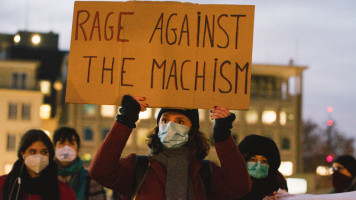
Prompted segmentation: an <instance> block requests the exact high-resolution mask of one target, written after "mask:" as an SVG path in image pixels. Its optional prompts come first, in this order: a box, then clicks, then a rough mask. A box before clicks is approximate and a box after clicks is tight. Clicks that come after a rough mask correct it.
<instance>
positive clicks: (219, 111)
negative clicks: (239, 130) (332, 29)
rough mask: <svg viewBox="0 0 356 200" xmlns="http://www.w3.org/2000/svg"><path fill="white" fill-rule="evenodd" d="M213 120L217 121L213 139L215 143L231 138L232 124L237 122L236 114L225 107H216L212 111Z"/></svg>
mask: <svg viewBox="0 0 356 200" xmlns="http://www.w3.org/2000/svg"><path fill="white" fill-rule="evenodd" d="M210 112H211V119H214V120H215V125H214V132H213V137H214V140H215V142H222V141H225V140H227V139H228V138H229V137H230V136H231V130H230V129H231V128H232V122H233V121H234V120H235V118H236V117H235V114H233V113H230V111H229V110H228V109H227V108H225V107H223V106H215V107H214V110H211V111H210Z"/></svg>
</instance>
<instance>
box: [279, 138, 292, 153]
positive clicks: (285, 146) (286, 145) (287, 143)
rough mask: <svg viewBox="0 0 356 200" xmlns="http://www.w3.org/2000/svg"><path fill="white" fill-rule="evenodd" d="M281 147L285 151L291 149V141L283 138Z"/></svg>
mask: <svg viewBox="0 0 356 200" xmlns="http://www.w3.org/2000/svg"><path fill="white" fill-rule="evenodd" d="M281 146H282V149H284V150H288V149H290V140H289V138H283V139H282V144H281Z"/></svg>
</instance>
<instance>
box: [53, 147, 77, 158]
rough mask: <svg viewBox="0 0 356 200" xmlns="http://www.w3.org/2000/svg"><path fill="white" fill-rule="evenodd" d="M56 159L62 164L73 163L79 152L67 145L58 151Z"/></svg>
mask: <svg viewBox="0 0 356 200" xmlns="http://www.w3.org/2000/svg"><path fill="white" fill-rule="evenodd" d="M56 158H57V159H58V160H59V161H61V162H72V161H73V160H74V159H76V158H77V152H76V151H75V150H74V149H73V148H72V147H70V146H68V145H65V146H64V147H61V148H57V149H56Z"/></svg>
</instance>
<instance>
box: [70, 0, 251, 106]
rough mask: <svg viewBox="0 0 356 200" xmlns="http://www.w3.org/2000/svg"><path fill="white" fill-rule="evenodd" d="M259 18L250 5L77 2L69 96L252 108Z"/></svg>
mask: <svg viewBox="0 0 356 200" xmlns="http://www.w3.org/2000/svg"><path fill="white" fill-rule="evenodd" d="M253 22H254V6H249V5H198V4H191V3H178V2H142V1H130V2H93V1H90V2H86V1H77V2H75V6H74V14H73V25H72V36H71V47H70V54H69V66H68V77H67V90H66V91H67V92H66V102H69V103H88V104H115V105H120V103H121V99H122V96H123V95H125V94H130V95H132V96H143V97H146V98H147V101H146V102H147V103H148V104H149V106H150V107H177V108H202V109H204V108H205V109H211V108H213V107H214V106H215V105H219V106H225V107H227V108H229V109H248V107H249V101H250V80H251V60H252V41H253V39H252V38H253Z"/></svg>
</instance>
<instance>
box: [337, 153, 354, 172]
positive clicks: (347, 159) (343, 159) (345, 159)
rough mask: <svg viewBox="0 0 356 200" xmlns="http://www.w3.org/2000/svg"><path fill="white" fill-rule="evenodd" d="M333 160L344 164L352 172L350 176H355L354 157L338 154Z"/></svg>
mask: <svg viewBox="0 0 356 200" xmlns="http://www.w3.org/2000/svg"><path fill="white" fill-rule="evenodd" d="M335 162H337V163H340V164H341V165H342V166H344V167H345V168H346V169H347V170H348V171H349V172H350V173H351V174H352V177H355V176H356V160H355V158H354V157H352V156H350V155H343V156H339V157H338V158H336V160H335Z"/></svg>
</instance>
